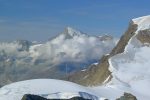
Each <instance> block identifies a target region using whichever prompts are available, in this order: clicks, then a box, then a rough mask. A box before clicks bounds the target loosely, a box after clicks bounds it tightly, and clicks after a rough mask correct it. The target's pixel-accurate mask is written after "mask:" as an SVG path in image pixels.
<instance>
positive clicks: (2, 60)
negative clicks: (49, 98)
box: [0, 27, 117, 85]
mask: <svg viewBox="0 0 150 100" xmlns="http://www.w3.org/2000/svg"><path fill="white" fill-rule="evenodd" d="M116 41H117V40H116V39H115V38H113V37H112V36H109V35H103V36H89V35H87V34H85V33H82V32H80V31H77V30H75V29H73V28H71V27H67V28H65V30H64V32H62V33H61V34H59V35H58V36H56V37H54V38H52V39H50V40H48V41H47V42H45V43H37V42H30V41H27V40H16V41H13V42H0V85H5V84H8V83H11V82H15V81H19V80H25V79H33V78H58V79H62V78H66V77H67V75H69V74H71V73H73V72H76V71H79V70H83V69H86V68H87V67H88V66H89V65H90V64H92V63H95V62H98V61H99V59H100V58H101V57H102V56H103V55H105V54H107V53H109V52H110V51H111V50H112V48H113V47H114V46H115V44H116Z"/></svg>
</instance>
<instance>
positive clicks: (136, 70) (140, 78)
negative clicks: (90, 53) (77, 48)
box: [109, 16, 150, 100]
mask: <svg viewBox="0 0 150 100" xmlns="http://www.w3.org/2000/svg"><path fill="white" fill-rule="evenodd" d="M132 21H133V24H137V25H138V28H137V30H136V32H135V35H134V36H133V37H132V38H131V39H130V40H129V42H128V44H127V45H126V47H125V50H124V52H123V53H121V54H117V55H115V56H113V57H111V58H110V59H109V64H110V67H109V68H110V71H112V75H113V79H112V81H111V82H110V83H109V84H110V85H116V86H118V87H119V88H120V89H122V90H124V91H129V92H131V93H133V94H134V95H135V96H136V97H137V98H138V99H139V100H149V98H150V94H149V90H150V87H149V85H150V67H149V65H150V60H149V59H150V55H149V54H150V47H149V46H148V45H144V44H143V43H141V42H140V41H139V40H138V39H137V35H138V34H140V31H143V30H150V16H144V17H140V18H136V19H133V20H132ZM142 34H147V33H142Z"/></svg>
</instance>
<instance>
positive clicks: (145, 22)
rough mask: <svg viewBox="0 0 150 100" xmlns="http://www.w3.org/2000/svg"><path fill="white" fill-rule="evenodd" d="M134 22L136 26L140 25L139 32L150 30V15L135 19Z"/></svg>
mask: <svg viewBox="0 0 150 100" xmlns="http://www.w3.org/2000/svg"><path fill="white" fill-rule="evenodd" d="M132 21H133V23H134V24H137V25H138V30H145V29H149V28H150V15H148V16H142V17H138V18H134V19H132Z"/></svg>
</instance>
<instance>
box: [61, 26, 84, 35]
mask: <svg viewBox="0 0 150 100" xmlns="http://www.w3.org/2000/svg"><path fill="white" fill-rule="evenodd" d="M63 33H64V34H66V35H69V36H71V37H73V36H81V35H85V34H83V33H82V32H80V31H78V30H76V29H73V28H71V27H66V28H65V31H64V32H63Z"/></svg>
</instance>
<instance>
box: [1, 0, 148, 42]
mask: <svg viewBox="0 0 150 100" xmlns="http://www.w3.org/2000/svg"><path fill="white" fill-rule="evenodd" d="M149 4H150V0H0V41H12V40H15V39H27V40H32V41H34V40H36V41H45V40H47V39H49V38H51V37H54V36H56V35H57V34H58V33H60V32H62V31H63V30H64V28H65V27H67V26H71V27H73V28H75V29H79V30H81V31H83V32H86V33H88V34H89V35H101V34H105V33H106V34H111V35H113V36H117V37H119V36H121V35H122V34H123V33H124V31H125V30H126V29H127V26H128V22H129V21H130V19H132V18H135V17H139V16H144V15H148V14H150V6H149Z"/></svg>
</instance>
